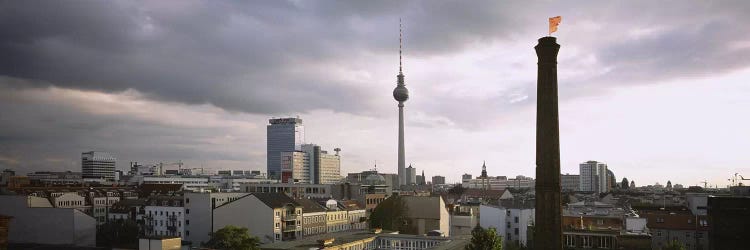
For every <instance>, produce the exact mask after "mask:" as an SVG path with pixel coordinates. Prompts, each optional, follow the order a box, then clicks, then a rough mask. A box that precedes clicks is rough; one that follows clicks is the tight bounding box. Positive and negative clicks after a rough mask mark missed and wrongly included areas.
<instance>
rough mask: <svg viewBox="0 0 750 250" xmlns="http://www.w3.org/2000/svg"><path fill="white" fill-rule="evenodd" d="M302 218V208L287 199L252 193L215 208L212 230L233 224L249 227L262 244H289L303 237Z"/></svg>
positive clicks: (270, 194) (284, 196)
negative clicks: (281, 242) (287, 242)
mask: <svg viewBox="0 0 750 250" xmlns="http://www.w3.org/2000/svg"><path fill="white" fill-rule="evenodd" d="M249 211H252V212H249ZM302 218H303V216H302V205H300V204H299V203H297V202H296V201H295V200H294V199H292V198H290V197H289V196H286V195H284V194H281V193H254V194H248V195H245V196H242V197H239V198H238V199H236V200H233V201H231V202H227V203H225V204H223V205H220V206H217V207H216V209H214V211H213V227H212V228H213V229H212V230H213V231H216V230H219V229H221V228H224V227H225V226H228V225H234V226H239V227H246V228H248V229H249V230H250V234H251V235H254V236H257V237H259V238H260V240H261V242H264V243H269V242H277V241H289V240H295V239H300V238H302Z"/></svg>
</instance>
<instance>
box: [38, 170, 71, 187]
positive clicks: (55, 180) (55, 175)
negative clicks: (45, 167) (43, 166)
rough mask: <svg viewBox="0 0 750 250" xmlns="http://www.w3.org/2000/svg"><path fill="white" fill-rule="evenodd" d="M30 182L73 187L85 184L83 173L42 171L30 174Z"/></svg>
mask: <svg viewBox="0 0 750 250" xmlns="http://www.w3.org/2000/svg"><path fill="white" fill-rule="evenodd" d="M26 176H28V177H29V181H31V183H34V184H39V185H73V184H80V183H82V182H83V179H82V177H81V176H82V174H81V172H71V171H66V172H51V171H41V172H33V173H28V174H26Z"/></svg>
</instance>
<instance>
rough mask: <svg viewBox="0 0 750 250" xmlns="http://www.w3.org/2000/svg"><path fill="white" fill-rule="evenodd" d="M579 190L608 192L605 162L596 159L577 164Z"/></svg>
mask: <svg viewBox="0 0 750 250" xmlns="http://www.w3.org/2000/svg"><path fill="white" fill-rule="evenodd" d="M579 169H580V177H579V180H580V191H583V192H595V193H606V192H609V190H610V189H609V187H610V185H609V182H610V178H609V177H608V176H607V164H605V163H602V162H597V161H587V162H584V163H581V164H580V165H579Z"/></svg>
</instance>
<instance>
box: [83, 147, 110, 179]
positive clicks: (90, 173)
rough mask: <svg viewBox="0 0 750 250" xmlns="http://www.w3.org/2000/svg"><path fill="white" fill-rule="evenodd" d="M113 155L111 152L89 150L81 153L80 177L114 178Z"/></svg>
mask: <svg viewBox="0 0 750 250" xmlns="http://www.w3.org/2000/svg"><path fill="white" fill-rule="evenodd" d="M115 160H116V159H115V156H114V155H113V154H112V153H107V152H99V151H89V152H83V153H81V177H82V178H84V179H104V180H115Z"/></svg>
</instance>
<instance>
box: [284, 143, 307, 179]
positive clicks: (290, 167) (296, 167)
mask: <svg viewBox="0 0 750 250" xmlns="http://www.w3.org/2000/svg"><path fill="white" fill-rule="evenodd" d="M281 182H283V183H289V182H292V183H312V182H311V180H310V158H309V156H308V154H307V153H305V152H302V151H294V152H281Z"/></svg>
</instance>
